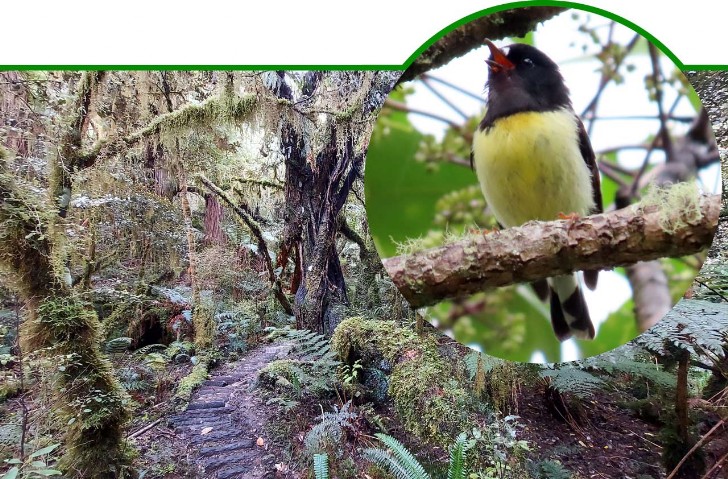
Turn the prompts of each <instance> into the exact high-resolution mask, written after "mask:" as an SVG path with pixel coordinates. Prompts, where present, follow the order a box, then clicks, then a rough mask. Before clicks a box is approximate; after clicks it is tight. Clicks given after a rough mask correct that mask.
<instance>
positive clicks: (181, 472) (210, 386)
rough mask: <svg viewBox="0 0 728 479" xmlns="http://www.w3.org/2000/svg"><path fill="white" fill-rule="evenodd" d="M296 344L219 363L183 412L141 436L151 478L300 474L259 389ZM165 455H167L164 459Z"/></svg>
mask: <svg viewBox="0 0 728 479" xmlns="http://www.w3.org/2000/svg"><path fill="white" fill-rule="evenodd" d="M289 348H290V344H288V343H268V344H262V345H260V346H259V347H257V348H256V349H254V350H252V351H250V352H249V353H248V354H246V355H245V356H244V357H242V358H241V359H239V360H237V361H234V362H230V363H227V364H224V365H222V366H221V367H219V368H217V369H214V370H213V371H212V372H211V374H210V378H209V379H208V380H207V381H205V382H204V383H203V384H202V386H201V387H200V388H199V389H197V391H195V393H194V394H193V395H192V397H191V399H190V402H189V404H188V406H187V408H186V409H185V410H184V411H183V412H179V413H175V414H171V415H169V416H167V417H166V418H165V419H163V420H162V421H161V422H160V425H159V426H157V427H155V428H152V429H150V430H149V431H148V432H145V433H144V434H142V435H140V436H138V437H137V438H136V441H137V445H138V447H139V449H140V451H142V455H143V456H146V457H142V460H143V461H145V460H146V461H148V462H149V463H154V467H153V468H150V469H149V472H148V473H147V474H146V475H145V477H146V478H162V477H164V478H169V479H177V478H188V479H191V478H205V479H213V478H214V479H233V478H236V479H237V478H241V479H242V478H245V479H263V478H266V479H267V478H288V477H297V476H294V475H292V473H290V472H289V471H288V466H287V465H286V464H285V463H282V462H279V461H280V458H281V457H282V456H283V452H282V450H281V449H282V448H281V445H277V444H276V443H275V441H273V440H271V439H269V438H268V437H267V436H268V434H267V433H266V427H267V425H268V424H267V423H268V422H269V420H270V419H271V418H272V417H273V416H274V413H275V408H274V407H273V406H268V405H266V404H265V401H264V399H263V398H262V396H261V395H260V394H259V392H258V391H256V389H255V383H256V379H257V374H258V371H259V370H260V369H262V368H263V367H264V366H265V365H267V364H268V363H270V362H271V361H274V360H276V359H281V358H282V357H285V356H286V354H287V352H288V350H289ZM160 458H161V460H160Z"/></svg>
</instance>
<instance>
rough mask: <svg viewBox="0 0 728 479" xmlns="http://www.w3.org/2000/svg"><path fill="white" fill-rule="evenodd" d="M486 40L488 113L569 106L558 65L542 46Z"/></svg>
mask: <svg viewBox="0 0 728 479" xmlns="http://www.w3.org/2000/svg"><path fill="white" fill-rule="evenodd" d="M485 43H486V45H488V48H489V49H490V58H489V59H488V60H486V63H487V64H488V92H489V93H488V111H489V112H492V113H491V115H490V116H492V117H494V118H495V117H503V116H508V115H510V114H512V113H515V112H520V111H550V110H555V109H558V108H563V107H567V108H570V107H571V100H570V99H569V89H568V88H566V84H565V83H564V78H563V77H562V76H561V72H559V66H558V65H557V64H556V63H555V62H554V61H553V60H551V59H550V58H549V57H548V56H546V54H545V53H543V52H542V51H541V50H539V49H537V48H535V47H532V46H530V45H525V44H522V43H516V44H513V45H510V46H508V47H505V48H504V49H500V48H498V47H497V46H495V44H494V43H493V42H491V41H490V40H485Z"/></svg>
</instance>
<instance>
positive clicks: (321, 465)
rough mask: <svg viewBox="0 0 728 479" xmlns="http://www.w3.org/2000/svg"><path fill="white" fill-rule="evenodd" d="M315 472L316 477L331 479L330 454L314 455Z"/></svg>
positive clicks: (318, 478) (317, 478)
mask: <svg viewBox="0 0 728 479" xmlns="http://www.w3.org/2000/svg"><path fill="white" fill-rule="evenodd" d="M313 473H314V474H315V476H316V479H329V456H328V454H314V455H313Z"/></svg>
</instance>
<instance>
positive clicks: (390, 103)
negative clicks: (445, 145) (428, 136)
mask: <svg viewBox="0 0 728 479" xmlns="http://www.w3.org/2000/svg"><path fill="white" fill-rule="evenodd" d="M384 107H385V108H386V107H389V108H391V109H392V110H397V111H403V112H405V113H412V114H415V115H421V116H425V117H427V118H432V119H433V120H437V121H441V122H443V123H445V124H447V125H448V126H450V127H451V128H454V129H456V130H459V129H461V128H462V126H461V125H459V124H457V123H456V122H454V121H452V120H451V119H449V118H445V117H444V116H440V115H438V114H436V113H432V112H430V111H425V110H420V109H418V108H411V107H409V106H407V105H406V104H404V103H402V102H399V101H394V100H391V99H389V98H387V100H385V102H384Z"/></svg>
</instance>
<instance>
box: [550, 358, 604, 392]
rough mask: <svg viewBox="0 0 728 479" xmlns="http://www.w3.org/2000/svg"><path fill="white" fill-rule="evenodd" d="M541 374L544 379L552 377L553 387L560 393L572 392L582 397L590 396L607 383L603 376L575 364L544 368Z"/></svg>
mask: <svg viewBox="0 0 728 479" xmlns="http://www.w3.org/2000/svg"><path fill="white" fill-rule="evenodd" d="M539 375H540V376H541V377H542V378H544V379H545V378H550V379H551V387H553V388H554V389H556V390H557V391H559V392H560V393H571V394H574V395H575V396H577V397H580V398H582V399H585V398H588V397H589V396H591V395H592V393H594V391H595V390H597V389H599V388H600V387H601V386H603V385H604V384H605V383H604V380H602V379H601V378H599V377H597V376H595V375H593V374H591V373H589V372H587V371H585V370H583V369H580V368H578V367H575V366H566V365H562V366H560V367H556V368H553V369H542V370H541V371H540V372H539Z"/></svg>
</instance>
